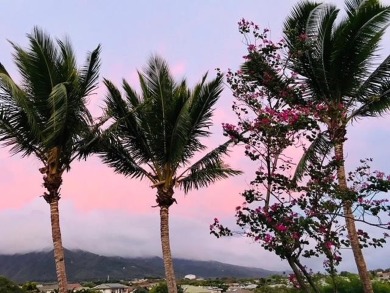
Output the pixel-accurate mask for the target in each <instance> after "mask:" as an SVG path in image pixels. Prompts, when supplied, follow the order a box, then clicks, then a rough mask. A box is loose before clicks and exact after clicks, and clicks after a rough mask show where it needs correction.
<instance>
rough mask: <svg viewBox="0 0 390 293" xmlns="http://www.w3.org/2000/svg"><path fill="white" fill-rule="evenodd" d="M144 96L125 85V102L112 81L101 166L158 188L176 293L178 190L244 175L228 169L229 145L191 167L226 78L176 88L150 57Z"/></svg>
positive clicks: (166, 253)
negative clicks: (173, 218)
mask: <svg viewBox="0 0 390 293" xmlns="http://www.w3.org/2000/svg"><path fill="white" fill-rule="evenodd" d="M138 77H139V82H140V87H141V94H138V93H137V92H136V90H134V89H133V88H132V87H131V86H130V85H129V84H128V83H127V82H126V81H123V90H124V93H125V94H124V96H122V94H121V93H120V91H119V90H118V89H117V88H116V87H115V86H114V85H113V84H112V83H111V82H110V81H108V80H105V81H104V82H105V85H106V86H107V89H108V95H107V97H106V99H105V103H106V115H107V117H111V118H112V125H111V126H110V127H109V128H108V129H106V130H105V131H104V132H103V135H102V138H103V139H102V140H101V142H100V144H99V147H98V149H99V151H98V153H100V156H101V157H102V159H103V162H104V163H106V164H108V165H109V166H110V167H112V168H114V170H115V171H116V172H118V173H121V174H123V175H125V176H129V177H132V178H139V179H144V178H146V179H148V180H149V181H150V182H151V185H152V187H153V188H156V191H157V194H156V202H157V206H158V207H159V208H160V220H161V241H162V250H163V258H164V264H165V270H166V277H167V283H168V288H169V292H171V293H172V292H176V283H175V276H174V271H173V266H172V259H171V252H170V248H169V232H168V229H169V228H168V209H169V207H170V206H171V205H172V204H173V203H174V202H176V200H175V198H174V197H173V195H174V188H175V187H179V188H182V189H183V190H184V192H188V191H190V190H191V189H198V188H201V187H206V186H208V185H209V184H211V183H213V182H215V181H217V180H219V179H223V178H227V177H229V176H231V175H237V174H239V173H240V172H239V171H237V170H233V169H231V168H230V167H229V166H227V165H226V164H224V162H223V161H222V156H223V155H225V154H226V153H227V147H228V144H229V142H227V143H225V144H223V145H221V146H220V147H218V148H216V149H214V150H212V151H210V152H208V153H207V154H206V155H205V156H203V157H202V158H200V159H199V160H197V161H195V162H192V161H191V159H193V157H194V155H195V154H197V153H198V152H201V151H204V150H205V149H206V146H205V145H204V144H203V143H202V142H201V139H202V138H205V137H208V136H209V135H210V132H209V127H210V126H211V125H212V121H211V118H212V113H213V107H214V105H215V103H216V102H217V100H218V98H219V96H220V94H221V92H222V76H218V77H216V78H215V79H213V80H211V81H210V82H206V78H207V74H206V75H204V76H203V78H202V80H201V81H200V83H198V84H197V85H196V86H195V87H194V88H193V89H189V88H188V86H187V83H186V81H185V80H182V81H180V82H176V81H175V80H174V79H173V77H172V74H171V73H170V71H169V68H168V65H167V63H166V62H165V61H164V60H162V59H161V58H160V57H158V56H152V57H151V58H150V60H149V64H148V66H147V67H146V68H145V70H144V72H142V73H140V72H139V73H138Z"/></svg>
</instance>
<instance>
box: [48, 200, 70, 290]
mask: <svg viewBox="0 0 390 293" xmlns="http://www.w3.org/2000/svg"><path fill="white" fill-rule="evenodd" d="M50 218H51V229H52V238H53V245H54V260H55V263H56V273H57V280H58V292H59V293H67V292H68V291H67V288H68V284H67V279H66V271H65V257H64V248H63V246H62V238H61V229H60V215H59V211H58V200H53V201H52V202H51V203H50Z"/></svg>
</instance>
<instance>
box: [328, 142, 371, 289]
mask: <svg viewBox="0 0 390 293" xmlns="http://www.w3.org/2000/svg"><path fill="white" fill-rule="evenodd" d="M335 156H336V158H337V160H339V162H340V164H339V165H338V168H337V178H338V181H339V186H340V189H341V191H348V186H347V180H346V172H345V164H344V143H343V142H337V143H335ZM343 209H344V216H345V225H346V228H347V231H348V238H349V241H350V243H351V248H352V252H353V256H354V258H355V263H356V267H357V269H358V272H359V276H360V280H361V281H362V284H363V290H364V292H365V293H373V292H374V291H373V288H372V284H371V280H370V274H369V272H368V270H367V265H366V261H365V260H364V256H363V252H362V249H361V247H360V242H359V237H358V235H357V232H356V225H355V217H354V215H353V212H352V203H351V201H349V200H347V201H345V202H344V206H343Z"/></svg>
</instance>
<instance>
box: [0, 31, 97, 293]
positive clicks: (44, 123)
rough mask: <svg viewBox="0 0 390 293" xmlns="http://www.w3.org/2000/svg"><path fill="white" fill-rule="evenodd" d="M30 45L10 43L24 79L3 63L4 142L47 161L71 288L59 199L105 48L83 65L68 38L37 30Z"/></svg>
mask: <svg viewBox="0 0 390 293" xmlns="http://www.w3.org/2000/svg"><path fill="white" fill-rule="evenodd" d="M27 36H28V39H29V44H30V46H29V48H28V49H23V48H21V47H20V46H18V45H16V44H14V43H11V44H12V47H13V48H14V50H15V53H14V59H15V64H16V66H17V68H18V70H19V72H20V76H21V82H20V85H17V84H16V83H15V81H14V80H13V79H12V78H11V77H10V75H9V74H8V72H7V71H6V70H5V68H4V66H3V65H1V64H0V103H1V104H0V141H1V142H2V143H3V145H4V146H7V147H11V149H10V152H11V153H12V154H17V153H21V154H22V156H23V157H25V156H30V155H34V156H35V157H36V158H38V160H39V161H41V163H42V164H43V167H42V168H40V169H39V171H40V172H41V173H42V174H43V186H44V187H45V188H46V190H47V192H44V194H43V198H44V199H45V200H46V202H47V203H48V204H49V205H50V217H51V227H52V238H53V245H54V258H55V263H56V271H57V278H58V283H59V292H61V293H66V292H67V278H66V271H65V261H64V249H63V246H62V239H61V230H60V223H59V210H58V201H59V199H60V187H61V184H62V174H63V172H65V171H69V169H70V165H71V162H72V161H73V160H74V159H75V158H77V156H78V150H79V148H80V146H81V143H82V138H83V137H84V134H85V133H88V131H89V127H90V125H91V124H92V117H91V115H90V113H89V111H88V109H87V108H86V101H87V96H88V95H89V94H90V93H91V92H92V91H93V90H94V89H95V88H96V85H97V78H98V71H99V66H100V61H99V53H100V46H98V47H97V48H96V49H95V50H94V51H93V52H91V53H90V54H89V55H88V58H87V61H86V64H85V65H84V66H83V67H81V68H80V69H78V67H77V64H76V58H75V55H74V52H73V49H72V46H71V44H70V42H69V40H67V39H66V40H64V41H60V40H56V42H54V41H53V40H52V39H51V38H50V36H49V35H47V34H45V33H44V32H43V31H42V30H40V29H38V28H34V30H33V32H32V34H28V35H27Z"/></svg>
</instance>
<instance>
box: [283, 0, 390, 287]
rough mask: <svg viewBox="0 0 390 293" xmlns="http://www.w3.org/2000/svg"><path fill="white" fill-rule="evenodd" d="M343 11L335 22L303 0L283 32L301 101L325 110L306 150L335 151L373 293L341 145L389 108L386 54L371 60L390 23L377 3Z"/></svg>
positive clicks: (364, 1) (359, 257)
mask: <svg viewBox="0 0 390 293" xmlns="http://www.w3.org/2000/svg"><path fill="white" fill-rule="evenodd" d="M345 11H346V16H345V17H343V18H342V19H341V20H338V14H339V9H337V8H336V7H335V6H334V5H330V4H319V3H315V2H307V1H304V2H301V3H299V4H297V5H296V6H295V7H294V9H293V10H292V12H291V15H290V16H289V17H288V18H287V19H286V21H285V24H284V31H285V36H286V41H287V46H288V48H289V52H290V57H289V58H290V67H291V69H292V70H293V71H295V72H297V73H298V74H299V75H300V76H302V77H303V78H304V82H305V83H306V85H307V86H308V92H307V95H306V96H305V98H306V101H309V102H311V103H313V104H314V105H321V106H322V107H323V109H324V111H323V112H322V115H321V121H322V122H323V123H324V125H325V127H326V132H325V133H324V135H322V136H320V139H319V140H317V141H316V142H315V145H314V146H313V147H312V148H311V149H312V150H315V149H324V148H323V146H325V145H326V142H327V141H329V142H330V145H331V146H332V147H333V149H334V155H335V158H336V159H337V160H338V161H339V164H338V169H337V178H338V182H339V186H340V190H341V192H342V194H343V198H344V216H345V220H346V228H347V231H348V238H349V241H350V243H351V248H352V251H353V255H354V258H355V262H356V265H357V268H358V271H359V275H360V278H361V280H362V282H363V286H364V292H373V290H372V285H371V281H370V278H369V273H368V271H367V266H366V262H365V260H364V256H363V253H362V250H361V247H360V243H359V239H358V235H357V233H356V227H355V218H354V215H353V211H352V203H351V201H350V200H349V198H348V194H350V193H349V192H348V191H349V190H348V186H347V181H346V170H345V163H344V142H345V141H346V139H347V126H348V125H349V124H350V123H351V122H352V121H353V120H356V119H358V118H364V117H376V116H379V115H382V114H384V113H385V112H386V111H388V110H389V109H390V56H388V57H387V58H385V59H384V60H383V61H382V62H379V63H378V62H377V60H376V58H377V57H378V54H377V51H378V48H379V44H380V41H381V38H382V36H383V34H384V32H385V29H386V27H387V26H388V25H389V24H390V22H389V20H390V7H389V6H383V5H381V3H380V1H379V0H346V1H345ZM317 147H318V148H317ZM325 149H326V148H325Z"/></svg>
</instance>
